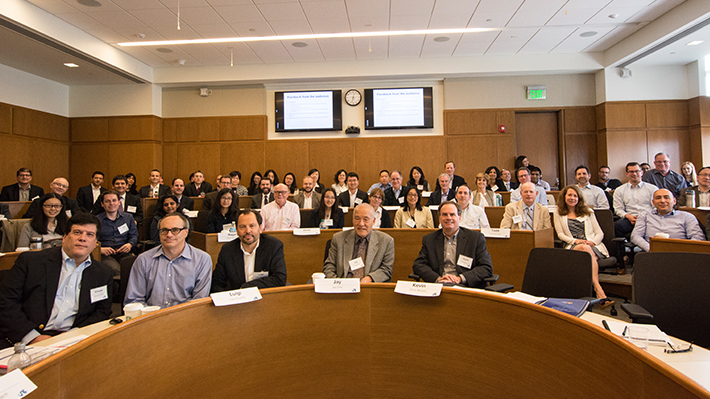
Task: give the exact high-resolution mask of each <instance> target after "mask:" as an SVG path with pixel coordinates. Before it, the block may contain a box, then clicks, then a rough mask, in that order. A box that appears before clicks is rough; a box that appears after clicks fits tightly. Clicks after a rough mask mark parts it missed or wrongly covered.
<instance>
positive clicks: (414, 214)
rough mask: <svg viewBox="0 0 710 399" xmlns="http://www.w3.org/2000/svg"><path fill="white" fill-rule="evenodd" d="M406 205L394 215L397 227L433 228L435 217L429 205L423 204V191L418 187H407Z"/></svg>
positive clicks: (395, 226)
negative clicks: (424, 205) (423, 205)
mask: <svg viewBox="0 0 710 399" xmlns="http://www.w3.org/2000/svg"><path fill="white" fill-rule="evenodd" d="M404 190H405V192H406V196H405V198H406V201H405V202H404V206H403V207H402V208H399V209H398V210H397V213H396V214H395V215H394V228H395V229H404V228H412V229H433V228H434V218H433V217H432V216H431V211H430V210H429V208H428V207H426V208H424V207H422V205H421V199H422V193H421V191H419V190H417V188H416V187H406V188H405V189H404Z"/></svg>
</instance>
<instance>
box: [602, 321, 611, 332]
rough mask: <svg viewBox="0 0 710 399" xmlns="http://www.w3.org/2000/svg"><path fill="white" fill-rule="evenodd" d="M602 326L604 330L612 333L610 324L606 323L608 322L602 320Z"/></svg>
mask: <svg viewBox="0 0 710 399" xmlns="http://www.w3.org/2000/svg"><path fill="white" fill-rule="evenodd" d="M602 325H603V326H604V328H606V329H607V330H608V331H611V328H609V323H607V322H606V320H602Z"/></svg>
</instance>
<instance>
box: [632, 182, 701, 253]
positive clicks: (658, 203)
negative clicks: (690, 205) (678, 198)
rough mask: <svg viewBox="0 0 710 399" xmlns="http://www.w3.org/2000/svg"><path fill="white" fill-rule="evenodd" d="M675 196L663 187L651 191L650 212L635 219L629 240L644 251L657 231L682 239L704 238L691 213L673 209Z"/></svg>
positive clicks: (649, 247)
mask: <svg viewBox="0 0 710 399" xmlns="http://www.w3.org/2000/svg"><path fill="white" fill-rule="evenodd" d="M674 205H675V197H674V196H673V194H672V193H671V192H670V190H666V189H664V188H662V189H660V190H656V192H655V193H653V207H654V209H653V210H651V211H650V212H645V213H643V214H641V215H640V216H639V217H638V219H636V226H635V227H634V231H633V232H632V233H631V242H633V243H634V244H636V245H638V246H639V247H640V248H641V249H643V250H644V251H645V252H648V251H649V250H650V249H651V244H650V239H651V237H653V236H656V235H657V234H658V233H661V234H663V236H664V237H665V234H667V235H668V238H679V239H684V240H699V241H703V240H705V235H704V234H703V231H702V230H701V229H700V225H699V224H698V219H696V218H695V216H693V215H692V214H690V213H688V212H683V211H676V210H673V206H674Z"/></svg>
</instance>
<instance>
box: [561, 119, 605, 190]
mask: <svg viewBox="0 0 710 399" xmlns="http://www.w3.org/2000/svg"><path fill="white" fill-rule="evenodd" d="M562 115H563V127H562V132H563V134H562V135H561V137H562V141H563V142H562V143H560V148H561V149H562V150H561V155H562V156H561V161H562V167H563V170H562V173H563V176H564V179H560V185H561V186H566V185H569V184H573V183H574V182H575V179H574V170H575V168H577V166H579V165H585V166H586V167H588V168H589V170H590V171H591V173H592V181H594V182H596V181H597V173H596V171H597V170H598V169H599V166H601V165H602V164H600V163H599V162H598V159H597V153H598V151H599V147H600V145H599V143H598V140H597V131H596V112H595V109H594V107H570V108H565V109H564V110H563V111H562ZM602 144H603V143H602ZM550 183H553V182H550Z"/></svg>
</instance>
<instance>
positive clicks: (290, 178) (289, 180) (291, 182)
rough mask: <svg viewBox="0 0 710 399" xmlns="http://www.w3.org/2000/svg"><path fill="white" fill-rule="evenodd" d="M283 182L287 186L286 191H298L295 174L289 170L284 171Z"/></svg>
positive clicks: (294, 192) (293, 192) (292, 192)
mask: <svg viewBox="0 0 710 399" xmlns="http://www.w3.org/2000/svg"><path fill="white" fill-rule="evenodd" d="M284 184H285V185H286V187H288V192H289V193H290V194H296V191H298V185H297V184H296V175H294V174H293V173H291V172H288V173H286V175H285V176H284Z"/></svg>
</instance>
